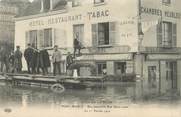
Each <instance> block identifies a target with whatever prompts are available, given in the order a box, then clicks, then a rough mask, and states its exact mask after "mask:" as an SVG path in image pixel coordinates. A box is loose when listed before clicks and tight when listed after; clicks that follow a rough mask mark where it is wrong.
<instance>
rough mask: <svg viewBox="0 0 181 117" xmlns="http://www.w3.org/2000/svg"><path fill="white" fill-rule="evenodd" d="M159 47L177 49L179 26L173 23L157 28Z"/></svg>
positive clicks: (165, 23)
mask: <svg viewBox="0 0 181 117" xmlns="http://www.w3.org/2000/svg"><path fill="white" fill-rule="evenodd" d="M157 39H158V46H159V47H176V45H177V25H176V24H174V23H172V22H162V23H160V24H159V25H158V27H157Z"/></svg>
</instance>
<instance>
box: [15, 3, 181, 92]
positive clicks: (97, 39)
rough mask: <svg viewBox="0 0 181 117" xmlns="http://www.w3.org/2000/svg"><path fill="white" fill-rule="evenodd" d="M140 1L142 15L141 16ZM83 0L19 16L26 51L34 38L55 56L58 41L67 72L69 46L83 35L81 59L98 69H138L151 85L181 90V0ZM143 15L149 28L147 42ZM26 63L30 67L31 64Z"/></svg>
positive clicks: (158, 89) (36, 44) (162, 89)
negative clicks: (139, 29)
mask: <svg viewBox="0 0 181 117" xmlns="http://www.w3.org/2000/svg"><path fill="white" fill-rule="evenodd" d="M139 2H141V6H140V12H141V13H140V14H141V17H138V15H139V12H138V11H139V6H138V3H139ZM79 3H80V2H77V4H76V5H75V4H73V2H68V3H67V4H66V5H65V6H63V7H62V6H61V5H60V6H59V7H58V8H61V9H59V10H48V11H47V9H46V12H42V11H43V8H42V6H43V3H41V5H40V6H39V8H37V10H39V11H38V12H36V13H35V14H33V13H30V14H26V15H25V16H22V17H19V18H17V19H16V34H15V45H20V46H21V50H22V51H24V50H25V48H26V45H27V44H28V43H31V44H32V46H33V47H35V48H47V49H49V54H50V56H51V55H52V48H53V47H54V45H58V46H59V48H60V50H61V52H62V53H63V60H62V65H61V66H62V72H66V67H65V65H66V61H65V57H66V54H67V52H71V53H73V51H74V50H73V40H74V38H75V37H76V36H77V35H78V39H79V41H80V42H81V44H82V45H83V46H84V47H85V48H84V49H82V50H81V53H82V55H81V56H77V57H76V60H75V61H77V62H85V63H90V64H93V65H95V66H96V68H97V70H96V72H97V75H103V71H104V72H106V73H107V74H108V75H112V74H114V75H115V74H118V75H120V74H125V73H134V74H136V75H137V76H141V79H142V80H143V82H144V85H145V88H144V89H145V90H147V91H150V88H152V89H153V92H162V93H165V92H166V91H167V90H170V89H177V90H179V91H180V87H181V86H180V84H181V83H180V82H181V80H180V75H179V72H178V71H179V70H180V59H181V56H180V50H179V48H180V47H181V41H180V37H181V35H180V34H179V33H178V32H179V31H180V22H181V21H180V16H181V15H180V12H181V10H180V6H179V4H180V1H179V0H175V1H172V2H170V3H165V1H162V0H158V1H153V0H126V2H125V1H120V0H113V1H110V0H101V1H99V2H97V1H95V0H87V1H81V4H79ZM32 4H37V3H36V2H35V3H34V2H33V3H32ZM55 6H56V5H55ZM160 6H162V7H160ZM56 7H57V6H56ZM50 8H51V9H52V8H53V7H50ZM35 9H36V8H35ZM130 9H131V10H130ZM125 11H126V12H125ZM139 18H140V19H139ZM138 20H141V24H142V25H141V26H142V31H143V33H144V37H143V40H141V42H140V39H139V35H138ZM139 44H141V45H139ZM139 47H141V50H139ZM23 65H24V66H23V68H24V69H26V64H23ZM84 70H85V69H84ZM81 73H82V74H83V75H85V74H88V72H81Z"/></svg>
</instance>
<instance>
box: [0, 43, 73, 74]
mask: <svg viewBox="0 0 181 117" xmlns="http://www.w3.org/2000/svg"><path fill="white" fill-rule="evenodd" d="M23 56H24V58H25V60H26V63H27V72H28V73H29V74H39V73H40V71H42V73H43V75H46V74H48V71H49V70H48V68H49V67H51V61H50V56H49V53H48V51H47V50H46V49H39V50H38V49H35V48H33V47H32V46H31V44H28V46H27V48H26V49H25V51H24V54H23V53H22V52H21V51H20V46H17V47H16V50H15V51H14V52H11V53H10V54H8V50H7V49H6V48H5V47H3V48H1V50H0V62H1V72H3V71H4V66H5V67H6V72H11V73H21V72H22V57H23ZM61 62H62V53H61V51H60V50H59V49H58V46H57V45H55V46H54V51H53V54H52V64H53V75H57V74H58V75H61ZM73 62H74V61H73V56H72V55H71V53H70V52H68V54H67V57H66V65H67V66H66V67H67V69H69V67H70V65H71V64H72V63H73Z"/></svg>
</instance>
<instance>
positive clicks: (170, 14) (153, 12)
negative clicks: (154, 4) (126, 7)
mask: <svg viewBox="0 0 181 117" xmlns="http://www.w3.org/2000/svg"><path fill="white" fill-rule="evenodd" d="M141 13H145V14H150V15H157V16H161V17H169V18H175V19H180V18H181V13H179V12H173V11H165V10H164V9H155V8H146V7H141Z"/></svg>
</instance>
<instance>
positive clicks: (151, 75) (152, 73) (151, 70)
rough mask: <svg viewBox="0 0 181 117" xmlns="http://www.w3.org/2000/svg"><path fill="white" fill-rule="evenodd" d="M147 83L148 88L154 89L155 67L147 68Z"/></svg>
mask: <svg viewBox="0 0 181 117" xmlns="http://www.w3.org/2000/svg"><path fill="white" fill-rule="evenodd" d="M148 83H149V86H150V88H156V86H157V85H156V66H148Z"/></svg>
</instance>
